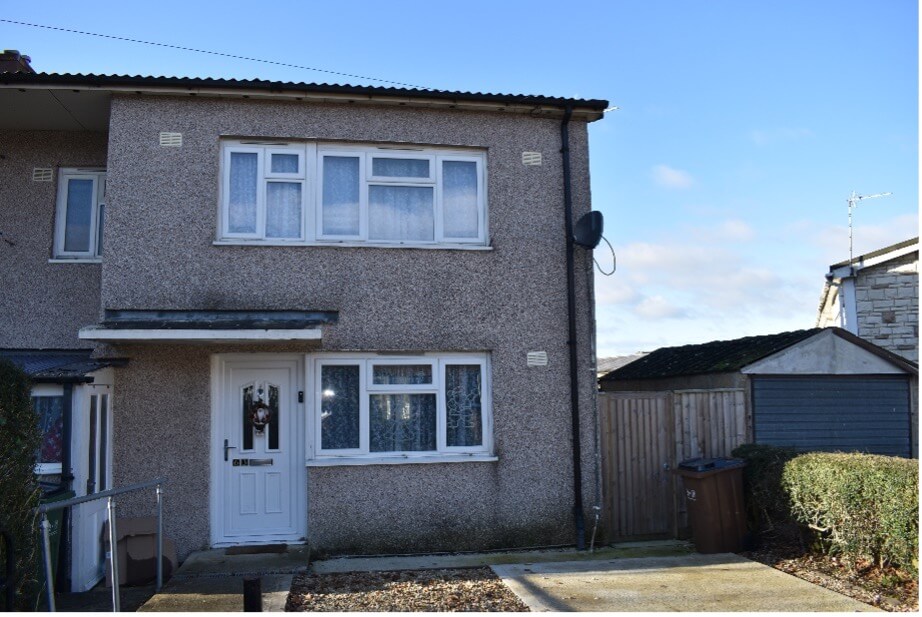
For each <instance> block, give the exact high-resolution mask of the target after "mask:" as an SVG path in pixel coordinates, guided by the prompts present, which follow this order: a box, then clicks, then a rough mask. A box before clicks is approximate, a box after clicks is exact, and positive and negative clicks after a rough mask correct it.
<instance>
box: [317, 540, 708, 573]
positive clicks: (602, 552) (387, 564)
mask: <svg viewBox="0 0 922 617" xmlns="http://www.w3.org/2000/svg"><path fill="white" fill-rule="evenodd" d="M693 550H694V549H692V547H691V544H689V543H688V542H684V541H681V540H662V541H652V542H625V543H621V544H616V545H614V546H605V547H599V548H597V549H595V550H594V551H592V552H590V551H577V550H576V549H573V548H562V549H539V550H511V551H492V552H487V553H435V554H431V555H390V556H364V557H336V558H332V559H324V560H317V561H313V562H312V563H311V571H312V572H313V573H314V574H334V573H342V572H384V571H390V570H426V569H431V568H437V569H440V568H479V567H482V566H489V565H494V564H503V563H510V564H516V563H546V562H552V561H595V560H600V559H603V560H604V559H624V558H628V557H652V556H661V555H685V554H688V553H690V552H692V551H693Z"/></svg>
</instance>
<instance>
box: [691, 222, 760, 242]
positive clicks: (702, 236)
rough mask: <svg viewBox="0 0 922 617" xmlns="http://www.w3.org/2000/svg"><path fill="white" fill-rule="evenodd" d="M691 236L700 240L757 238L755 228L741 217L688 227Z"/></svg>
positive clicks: (719, 240)
mask: <svg viewBox="0 0 922 617" xmlns="http://www.w3.org/2000/svg"><path fill="white" fill-rule="evenodd" d="M688 234H689V236H691V237H693V238H695V240H697V241H698V242H703V243H715V242H750V241H751V240H753V239H755V237H756V232H755V230H754V229H753V228H752V227H751V226H750V225H749V223H747V222H746V221H742V220H740V219H727V220H724V221H720V222H715V223H713V224H710V225H707V226H704V225H699V226H696V227H691V228H688Z"/></svg>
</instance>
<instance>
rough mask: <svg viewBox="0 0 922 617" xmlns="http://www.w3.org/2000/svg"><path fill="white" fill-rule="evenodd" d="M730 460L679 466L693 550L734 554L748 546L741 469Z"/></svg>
mask: <svg viewBox="0 0 922 617" xmlns="http://www.w3.org/2000/svg"><path fill="white" fill-rule="evenodd" d="M745 465H746V463H745V461H743V460H741V459H734V458H695V459H689V460H687V461H682V462H681V463H679V468H678V469H677V470H676V473H678V474H679V475H680V476H682V484H683V485H684V488H685V504H686V506H687V507H688V518H689V521H690V522H691V528H692V536H693V537H694V540H695V550H697V551H698V552H699V553H736V552H738V551H741V550H744V549H745V548H746V544H747V543H748V536H749V534H748V530H747V529H746V511H745V507H744V503H743V467H744V466H745Z"/></svg>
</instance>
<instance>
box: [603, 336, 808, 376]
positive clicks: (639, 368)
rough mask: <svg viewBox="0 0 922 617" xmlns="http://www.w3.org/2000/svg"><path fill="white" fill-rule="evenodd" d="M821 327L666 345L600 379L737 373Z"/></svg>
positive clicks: (805, 337)
mask: <svg viewBox="0 0 922 617" xmlns="http://www.w3.org/2000/svg"><path fill="white" fill-rule="evenodd" d="M821 330H822V328H812V329H810V330H796V331H794V332H782V333H781V334H768V335H764V336H747V337H745V338H739V339H734V340H732V341H713V342H710V343H704V344H701V345H684V346H682V347H663V348H661V349H657V350H656V351H654V352H651V353H650V354H649V355H646V356H644V357H643V358H640V359H639V360H634V361H633V362H631V363H630V364H627V365H625V366H623V367H621V368H619V369H616V370H614V371H612V372H610V373H608V374H606V375H604V376H603V377H601V379H600V381H615V380H624V379H661V378H664V377H678V376H680V375H704V374H708V373H733V372H736V371H738V370H740V369H741V368H743V367H744V366H747V365H749V364H752V363H753V362H755V361H756V360H760V359H762V358H765V357H767V356H770V355H772V354H774V353H776V352H779V351H781V350H782V349H785V348H787V347H790V346H791V345H794V344H795V343H799V342H800V341H802V340H804V339H807V338H810V337H811V336H813V335H814V334H816V333H818V332H820V331H821Z"/></svg>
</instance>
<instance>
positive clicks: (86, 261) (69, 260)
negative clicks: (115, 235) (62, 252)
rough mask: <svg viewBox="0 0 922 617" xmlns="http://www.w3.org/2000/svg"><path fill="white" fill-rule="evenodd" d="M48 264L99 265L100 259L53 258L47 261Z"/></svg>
mask: <svg viewBox="0 0 922 617" xmlns="http://www.w3.org/2000/svg"><path fill="white" fill-rule="evenodd" d="M48 263H50V264H101V263H102V259H100V258H98V257H73V258H69V257H54V258H52V259H49V260H48Z"/></svg>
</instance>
